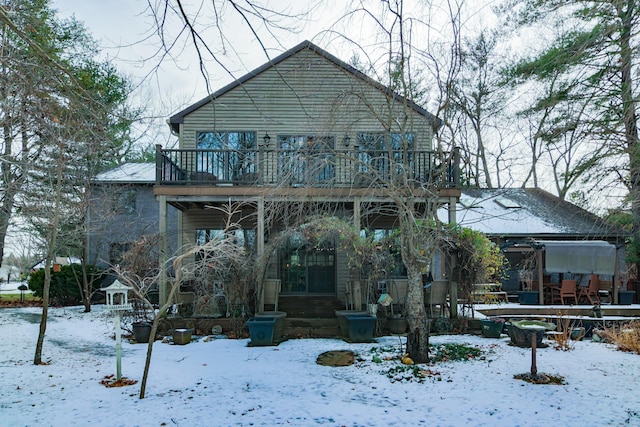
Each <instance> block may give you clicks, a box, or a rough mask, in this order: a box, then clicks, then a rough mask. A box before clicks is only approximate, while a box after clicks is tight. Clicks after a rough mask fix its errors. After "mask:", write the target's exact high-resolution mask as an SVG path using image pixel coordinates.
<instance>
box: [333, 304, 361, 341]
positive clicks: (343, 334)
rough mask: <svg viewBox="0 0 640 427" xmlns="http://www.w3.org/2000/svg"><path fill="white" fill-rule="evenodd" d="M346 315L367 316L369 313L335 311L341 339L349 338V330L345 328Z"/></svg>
mask: <svg viewBox="0 0 640 427" xmlns="http://www.w3.org/2000/svg"><path fill="white" fill-rule="evenodd" d="M347 315H352V316H368V315H369V313H367V312H366V311H361V310H336V317H337V318H338V326H339V327H340V336H341V337H343V338H349V328H348V327H347V317H346V316H347Z"/></svg>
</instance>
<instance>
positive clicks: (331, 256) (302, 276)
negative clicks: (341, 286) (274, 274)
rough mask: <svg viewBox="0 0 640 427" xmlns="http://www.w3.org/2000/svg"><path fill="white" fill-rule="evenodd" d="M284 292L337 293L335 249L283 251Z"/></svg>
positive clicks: (282, 276)
mask: <svg viewBox="0 0 640 427" xmlns="http://www.w3.org/2000/svg"><path fill="white" fill-rule="evenodd" d="M280 259H281V262H280V273H281V274H280V277H281V280H282V293H287V294H335V292H336V267H335V250H334V249H333V248H331V249H325V248H323V249H311V250H307V249H305V248H304V247H303V248H295V249H293V250H284V251H283V252H282V253H281V257H280Z"/></svg>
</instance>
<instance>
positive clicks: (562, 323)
mask: <svg viewBox="0 0 640 427" xmlns="http://www.w3.org/2000/svg"><path fill="white" fill-rule="evenodd" d="M579 323H580V322H577V321H575V320H572V319H569V318H568V317H564V316H562V313H560V317H558V322H557V328H556V333H554V334H549V337H550V338H551V339H552V340H553V347H554V348H555V349H556V350H562V351H569V350H573V348H574V347H575V340H574V339H572V338H571V333H572V331H573V329H574V328H576V327H579V326H580V324H579ZM583 336H584V334H583V335H582V336H580V337H578V339H579V340H580V339H582V338H583Z"/></svg>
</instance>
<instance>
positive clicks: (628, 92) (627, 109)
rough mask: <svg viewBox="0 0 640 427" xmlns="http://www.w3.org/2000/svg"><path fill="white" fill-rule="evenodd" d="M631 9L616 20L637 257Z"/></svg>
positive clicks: (639, 209)
mask: <svg viewBox="0 0 640 427" xmlns="http://www.w3.org/2000/svg"><path fill="white" fill-rule="evenodd" d="M633 14H634V11H633V6H632V5H627V9H624V8H622V5H619V6H618V16H619V17H620V19H621V21H622V25H621V29H620V71H621V82H620V83H621V88H620V89H621V98H622V109H623V119H624V135H625V140H626V143H627V147H628V149H629V199H630V200H631V213H632V215H633V239H634V241H635V243H636V244H635V248H636V254H635V255H636V256H637V257H640V249H638V248H640V244H638V243H640V147H638V120H637V117H636V101H635V99H634V97H633V88H632V84H633V79H632V77H633V76H632V69H631V61H632V56H633V51H632V48H631V32H632V30H633V28H632V27H633V23H632V21H633Z"/></svg>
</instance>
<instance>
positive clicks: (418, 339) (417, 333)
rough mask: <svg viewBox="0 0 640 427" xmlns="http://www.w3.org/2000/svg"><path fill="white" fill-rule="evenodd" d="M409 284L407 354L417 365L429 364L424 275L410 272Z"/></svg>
mask: <svg viewBox="0 0 640 427" xmlns="http://www.w3.org/2000/svg"><path fill="white" fill-rule="evenodd" d="M407 273H408V274H409V277H408V283H407V287H408V289H407V323H408V324H409V333H408V334H407V353H409V357H410V358H411V359H413V361H414V362H415V363H428V362H429V330H428V328H427V313H426V310H425V308H424V288H423V286H422V273H421V272H420V271H419V270H417V269H415V268H414V269H411V270H408V271H407Z"/></svg>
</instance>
